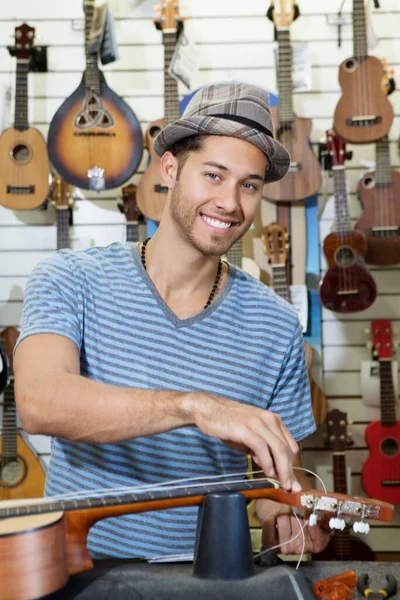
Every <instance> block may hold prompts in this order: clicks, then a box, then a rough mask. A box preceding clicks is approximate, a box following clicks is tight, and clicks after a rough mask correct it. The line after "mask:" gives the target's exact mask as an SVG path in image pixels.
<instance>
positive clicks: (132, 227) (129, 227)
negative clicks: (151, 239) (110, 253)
mask: <svg viewBox="0 0 400 600" xmlns="http://www.w3.org/2000/svg"><path fill="white" fill-rule="evenodd" d="M126 241H127V242H138V241H139V223H138V222H137V221H133V222H129V221H127V223H126Z"/></svg>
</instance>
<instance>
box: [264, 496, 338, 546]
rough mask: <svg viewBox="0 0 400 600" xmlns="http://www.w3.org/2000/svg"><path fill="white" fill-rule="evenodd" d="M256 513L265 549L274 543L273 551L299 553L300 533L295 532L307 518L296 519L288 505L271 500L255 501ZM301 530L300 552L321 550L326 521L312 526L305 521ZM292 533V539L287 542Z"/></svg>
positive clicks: (327, 532)
mask: <svg viewBox="0 0 400 600" xmlns="http://www.w3.org/2000/svg"><path fill="white" fill-rule="evenodd" d="M257 517H258V519H259V520H260V522H261V524H262V545H263V547H264V548H265V549H267V548H272V547H273V546H278V548H276V550H275V552H279V553H280V554H301V552H302V549H303V536H302V534H301V533H300V534H299V532H300V529H301V527H303V526H304V524H305V522H306V520H307V519H304V518H300V517H299V521H300V523H299V521H298V520H297V519H296V517H295V516H294V515H293V513H292V511H291V508H290V507H288V506H284V505H283V504H278V503H277V502H273V501H272V500H259V501H258V502H257ZM303 533H304V537H305V546H304V552H312V553H313V554H317V553H318V552H322V550H323V549H324V548H325V547H326V546H327V544H328V542H329V540H330V537H331V535H330V530H329V528H328V524H327V522H326V521H324V520H322V521H321V522H319V523H318V524H317V525H314V526H312V527H310V526H309V525H306V526H305V527H304V529H303ZM298 534H299V535H298ZM296 535H297V537H296V539H295V540H293V541H291V542H289V540H291V539H292V538H294V537H295V536H296ZM286 542H289V543H286Z"/></svg>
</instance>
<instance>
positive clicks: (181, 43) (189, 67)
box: [168, 31, 199, 90]
mask: <svg viewBox="0 0 400 600" xmlns="http://www.w3.org/2000/svg"><path fill="white" fill-rule="evenodd" d="M198 68H199V52H198V49H197V46H196V45H195V44H193V43H192V42H191V41H190V40H189V38H188V37H187V35H186V33H185V32H184V31H182V33H181V35H180V36H179V39H178V41H177V42H176V45H175V50H174V53H173V55H172V58H171V62H170V65H169V68H168V73H169V75H171V77H173V78H174V79H175V80H176V81H180V82H181V83H183V84H184V85H185V86H186V87H187V89H188V90H190V89H191V81H192V77H193V75H195V74H196V73H197V71H198Z"/></svg>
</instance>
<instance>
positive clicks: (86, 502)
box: [0, 475, 394, 600]
mask: <svg viewBox="0 0 400 600" xmlns="http://www.w3.org/2000/svg"><path fill="white" fill-rule="evenodd" d="M184 482H185V485H179V486H178V487H174V486H173V485H172V483H175V482H172V483H171V485H167V484H161V485H157V484H156V485H155V486H149V487H147V488H140V487H139V488H133V489H131V490H130V493H126V494H123V492H122V491H121V490H118V492H119V495H117V492H113V490H110V492H109V494H107V495H102V496H100V495H99V494H98V495H97V496H96V495H94V494H95V492H92V493H90V492H89V491H88V492H87V496H86V497H85V495H80V496H79V497H78V498H77V499H70V500H64V501H60V500H57V499H55V498H53V499H52V498H43V499H41V500H36V501H35V500H31V501H29V502H27V501H20V502H18V501H14V502H0V589H1V590H2V596H1V598H2V600H34V599H36V598H40V597H42V596H45V595H46V594H50V593H52V592H54V591H56V590H58V589H60V588H61V587H62V586H63V585H65V584H66V583H67V581H68V579H69V576H70V575H73V574H74V573H81V572H83V571H88V570H90V569H91V568H92V567H93V563H92V560H91V558H90V556H89V553H88V550H87V547H86V539H87V535H88V532H89V529H90V527H92V526H93V525H94V524H95V523H96V522H97V521H99V520H101V519H107V518H109V517H118V516H120V515H126V514H131V513H140V512H145V511H149V510H164V509H168V508H176V507H182V506H200V505H201V504H202V503H203V502H204V498H205V496H206V495H207V494H208V493H211V492H216V493H220V492H223V493H226V492H236V493H241V494H243V496H244V497H245V498H246V499H247V500H252V499H255V498H270V499H271V500H274V501H276V502H280V503H282V504H286V505H289V506H292V507H296V508H300V509H304V510H305V511H306V512H312V513H313V514H314V515H318V516H319V515H324V514H327V515H329V514H330V515H338V514H340V515H341V516H343V517H349V518H352V519H355V520H356V522H357V525H359V526H361V523H359V521H361V522H363V528H364V527H366V526H367V524H366V523H364V519H372V520H378V521H386V522H390V521H391V520H392V516H393V509H394V507H393V506H392V505H390V504H387V503H383V502H377V501H375V500H369V499H367V498H357V497H354V496H345V495H343V494H331V493H329V492H327V493H325V492H320V491H317V490H303V491H301V492H296V493H293V492H286V491H284V490H282V489H280V488H279V487H274V484H273V483H271V481H270V480H269V479H252V480H250V479H245V480H244V479H240V480H237V479H235V478H233V479H232V478H231V479H229V478H228V476H227V475H225V476H222V479H221V480H220V481H218V480H214V479H213V480H211V481H210V482H205V483H204V484H201V483H199V482H198V481H196V482H195V483H194V484H192V485H189V484H188V483H186V482H187V480H186V481H185V480H184ZM132 492H133V493H132ZM332 521H333V523H332V525H335V521H337V519H336V518H333V517H332ZM132 543H133V541H132Z"/></svg>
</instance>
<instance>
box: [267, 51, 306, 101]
mask: <svg viewBox="0 0 400 600" xmlns="http://www.w3.org/2000/svg"><path fill="white" fill-rule="evenodd" d="M274 56H275V65H276V69H275V71H276V73H278V48H275V49H274ZM292 84H293V92H307V91H309V90H311V89H312V71H311V59H310V45H309V43H308V42H297V43H295V44H292Z"/></svg>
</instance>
